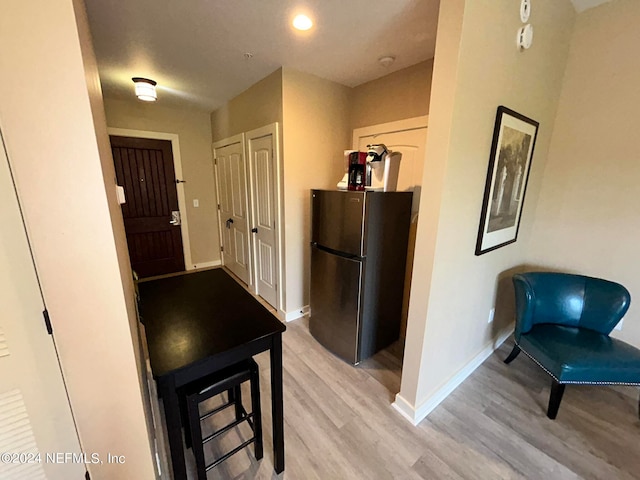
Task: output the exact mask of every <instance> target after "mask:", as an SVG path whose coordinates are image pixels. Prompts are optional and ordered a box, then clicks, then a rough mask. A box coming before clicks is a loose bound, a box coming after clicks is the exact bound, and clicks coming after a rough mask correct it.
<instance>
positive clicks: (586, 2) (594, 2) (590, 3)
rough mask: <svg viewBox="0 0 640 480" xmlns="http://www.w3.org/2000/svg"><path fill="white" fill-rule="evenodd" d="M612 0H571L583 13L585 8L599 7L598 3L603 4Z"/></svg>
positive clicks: (579, 11) (578, 10)
mask: <svg viewBox="0 0 640 480" xmlns="http://www.w3.org/2000/svg"><path fill="white" fill-rule="evenodd" d="M610 1H611V0H571V3H573V7H574V8H575V9H576V12H578V13H582V12H584V11H585V10H588V9H590V8H593V7H597V6H598V5H602V4H603V3H607V2H610Z"/></svg>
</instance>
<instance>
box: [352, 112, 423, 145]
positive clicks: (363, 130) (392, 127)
mask: <svg viewBox="0 0 640 480" xmlns="http://www.w3.org/2000/svg"><path fill="white" fill-rule="evenodd" d="M428 126H429V115H421V116H419V117H412V118H405V119H404V120H396V121H395V122H388V123H379V124H377V125H368V126H366V127H360V128H354V129H353V135H352V142H351V145H352V146H353V148H354V149H356V150H357V149H358V139H359V138H360V137H368V136H369V135H375V134H379V133H380V132H384V133H395V132H400V131H404V130H417V129H419V128H428Z"/></svg>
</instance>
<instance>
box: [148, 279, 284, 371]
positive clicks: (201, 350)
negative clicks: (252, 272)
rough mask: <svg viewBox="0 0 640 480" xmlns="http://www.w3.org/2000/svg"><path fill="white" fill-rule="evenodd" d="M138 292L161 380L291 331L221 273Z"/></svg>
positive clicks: (167, 282)
mask: <svg viewBox="0 0 640 480" xmlns="http://www.w3.org/2000/svg"><path fill="white" fill-rule="evenodd" d="M138 288H139V292H140V316H141V319H142V323H143V324H144V327H145V332H146V337H147V346H148V348H149V359H150V361H151V369H152V371H153V375H154V377H156V378H157V377H160V376H163V375H166V374H169V373H173V372H175V371H177V370H179V369H181V368H184V367H187V366H189V365H191V364H193V363H195V362H198V361H200V360H203V359H206V358H208V357H212V356H214V355H217V354H220V353H223V352H226V351H228V350H231V349H234V348H237V347H241V346H242V345H246V344H248V343H250V342H252V341H255V340H259V339H261V338H264V337H267V336H269V335H274V334H277V333H282V332H284V331H285V330H286V327H285V325H284V324H283V323H282V322H280V320H278V319H277V318H276V317H275V316H274V315H273V314H272V313H271V312H270V311H269V310H267V309H266V308H265V307H264V306H263V305H262V304H261V303H260V302H259V301H258V300H257V299H256V298H255V297H254V296H253V295H252V294H251V293H249V292H248V291H246V290H245V289H244V288H243V287H242V286H240V285H239V284H238V283H237V282H236V281H235V280H234V279H233V278H231V276H229V274H227V273H226V272H225V271H224V270H223V269H221V268H220V269H214V270H206V271H203V272H197V273H185V274H183V275H179V276H175V277H169V278H164V279H161V280H152V281H149V282H141V283H140V284H139V285H138Z"/></svg>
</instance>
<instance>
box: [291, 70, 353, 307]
mask: <svg viewBox="0 0 640 480" xmlns="http://www.w3.org/2000/svg"><path fill="white" fill-rule="evenodd" d="M282 91H283V137H284V148H283V152H284V205H285V207H284V215H285V216H284V218H285V245H286V251H285V260H286V261H285V268H286V290H285V291H286V308H285V310H286V311H287V312H294V311H296V310H298V309H300V308H301V307H303V306H306V305H308V304H309V257H310V252H309V242H310V240H311V223H310V210H311V204H310V192H309V191H310V189H312V188H328V189H335V188H336V184H337V183H338V181H339V180H340V178H341V176H342V172H343V171H344V166H343V163H344V155H343V153H344V149H345V148H348V147H349V145H350V142H351V135H350V132H349V106H350V104H349V100H350V98H349V95H350V89H349V88H348V87H345V86H343V85H340V84H337V83H335V82H331V81H329V80H324V79H322V78H319V77H316V76H314V75H310V74H307V73H302V72H298V71H295V70H291V69H287V68H285V69H283V75H282Z"/></svg>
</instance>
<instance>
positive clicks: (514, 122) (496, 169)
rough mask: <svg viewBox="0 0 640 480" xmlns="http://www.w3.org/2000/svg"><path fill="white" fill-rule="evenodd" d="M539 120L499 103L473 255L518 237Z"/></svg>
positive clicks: (505, 243) (498, 246)
mask: <svg viewBox="0 0 640 480" xmlns="http://www.w3.org/2000/svg"><path fill="white" fill-rule="evenodd" d="M538 126H539V124H538V122H536V121H535V120H531V119H530V118H527V117H525V116H524V115H521V114H519V113H517V112H514V111H513V110H510V109H508V108H506V107H503V106H500V107H498V112H497V115H496V123H495V127H494V131H493V142H492V144H491V156H490V157H489V169H488V171H487V180H486V183H485V187H484V198H483V200H482V214H481V215H480V226H479V228H478V240H477V242H476V255H482V254H483V253H487V252H490V251H492V250H495V249H496V248H500V247H503V246H505V245H508V244H510V243H513V242H515V241H516V240H517V238H518V229H519V227H520V217H521V216H522V205H523V203H524V195H525V192H526V190H527V180H528V179H529V171H530V170H531V159H532V158H533V147H534V146H535V143H536V135H537V134H538Z"/></svg>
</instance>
